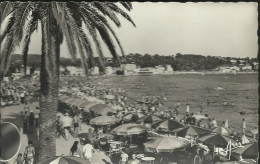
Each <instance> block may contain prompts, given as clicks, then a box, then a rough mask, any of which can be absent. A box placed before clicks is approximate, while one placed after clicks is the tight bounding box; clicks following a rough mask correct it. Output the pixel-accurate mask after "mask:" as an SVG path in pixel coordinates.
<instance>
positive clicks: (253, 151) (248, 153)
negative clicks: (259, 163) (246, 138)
mask: <svg viewBox="0 0 260 164" xmlns="http://www.w3.org/2000/svg"><path fill="white" fill-rule="evenodd" d="M232 154H238V155H241V156H242V158H244V159H257V158H258V146H257V142H253V143H248V144H245V145H243V147H237V148H235V149H233V150H232Z"/></svg>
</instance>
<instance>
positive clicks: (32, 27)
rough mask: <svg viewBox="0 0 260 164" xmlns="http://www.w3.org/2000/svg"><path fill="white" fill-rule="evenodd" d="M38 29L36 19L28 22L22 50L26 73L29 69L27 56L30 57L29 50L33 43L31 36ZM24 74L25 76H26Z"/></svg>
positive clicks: (33, 18)
mask: <svg viewBox="0 0 260 164" xmlns="http://www.w3.org/2000/svg"><path fill="white" fill-rule="evenodd" d="M37 27H38V19H37V18H35V17H32V19H30V21H29V22H28V25H27V28H26V32H25V38H24V43H23V48H22V55H23V64H24V71H25V72H26V68H27V56H28V50H29V44H30V42H31V35H32V34H33V32H34V31H35V30H36V29H37ZM25 72H24V74H25Z"/></svg>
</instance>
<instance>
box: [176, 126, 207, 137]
mask: <svg viewBox="0 0 260 164" xmlns="http://www.w3.org/2000/svg"><path fill="white" fill-rule="evenodd" d="M174 132H176V134H177V136H180V137H188V136H190V137H195V136H203V135H206V134H208V133H209V131H208V130H207V129H204V128H200V127H197V126H187V127H183V128H179V129H176V130H174Z"/></svg>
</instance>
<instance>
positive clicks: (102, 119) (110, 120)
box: [89, 116, 120, 125]
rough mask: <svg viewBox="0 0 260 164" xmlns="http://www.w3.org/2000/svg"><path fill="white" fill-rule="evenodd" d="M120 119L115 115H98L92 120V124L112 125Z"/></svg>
mask: <svg viewBox="0 0 260 164" xmlns="http://www.w3.org/2000/svg"><path fill="white" fill-rule="evenodd" d="M119 121H120V120H119V119H117V118H115V117H113V116H98V117H95V118H93V119H91V120H90V122H89V123H90V124H91V125H112V124H115V123H116V122H119Z"/></svg>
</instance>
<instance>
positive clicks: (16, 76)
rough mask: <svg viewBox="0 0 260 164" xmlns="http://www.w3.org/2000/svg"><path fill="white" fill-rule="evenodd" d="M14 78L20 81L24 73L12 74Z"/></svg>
mask: <svg viewBox="0 0 260 164" xmlns="http://www.w3.org/2000/svg"><path fill="white" fill-rule="evenodd" d="M12 76H13V77H14V80H17V79H20V78H21V77H23V76H24V74H23V73H12Z"/></svg>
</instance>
